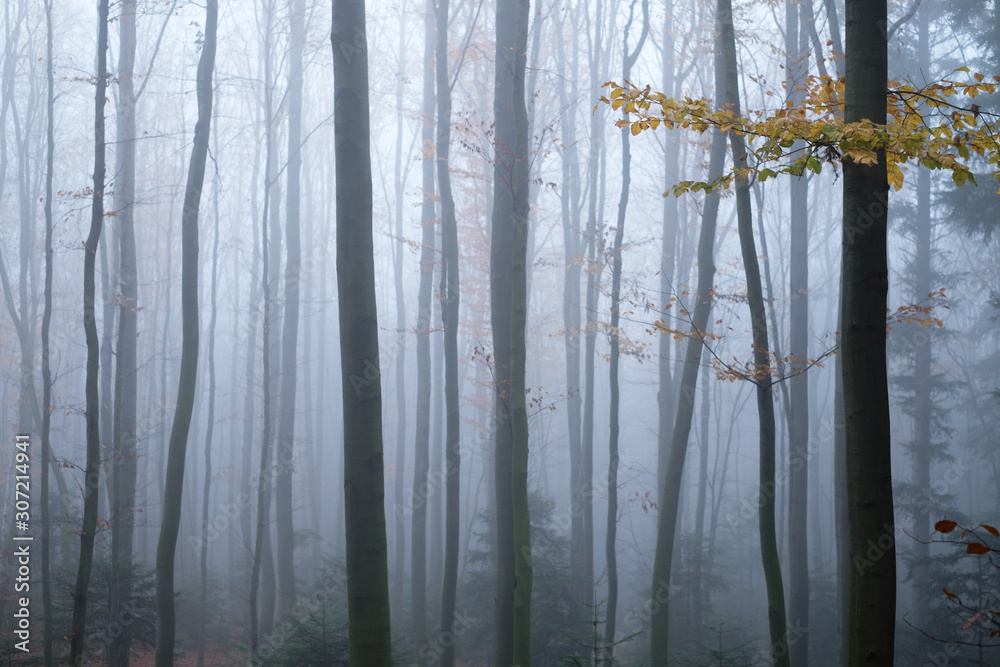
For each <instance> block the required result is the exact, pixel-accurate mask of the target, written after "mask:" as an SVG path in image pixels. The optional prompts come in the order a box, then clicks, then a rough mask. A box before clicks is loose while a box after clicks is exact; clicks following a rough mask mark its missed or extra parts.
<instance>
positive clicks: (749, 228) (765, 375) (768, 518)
mask: <svg viewBox="0 0 1000 667" xmlns="http://www.w3.org/2000/svg"><path fill="white" fill-rule="evenodd" d="M717 15H718V16H719V17H720V22H719V23H720V28H721V43H722V58H723V70H724V72H725V75H724V76H725V82H726V83H725V86H726V101H727V103H728V104H729V106H730V108H731V109H732V112H733V114H734V115H735V116H736V117H737V118H739V117H740V93H739V79H738V76H739V72H738V69H737V61H736V35H735V32H734V29H733V20H732V16H733V7H732V2H731V0H719V3H718V11H717ZM729 142H730V145H731V146H732V151H733V152H732V155H733V164H734V165H737V167H738V168H741V167H742V166H744V164H743V163H744V161H745V160H746V158H745V157H743V156H745V155H746V152H747V151H746V142H745V140H744V139H743V137H742V136H741V135H739V134H736V133H732V134H730V135H729ZM736 217H737V225H738V227H739V232H740V249H741V250H742V254H743V266H744V270H745V272H746V279H747V301H748V303H749V306H750V322H751V326H752V328H753V350H754V354H753V356H754V367H755V368H756V369H757V371H756V373H755V375H756V378H755V381H754V384H755V385H756V389H757V417H758V419H759V422H760V431H759V432H760V481H759V489H760V491H759V493H760V500H759V501H758V502H759V504H758V507H757V509H758V521H759V530H760V555H761V560H762V561H763V564H764V579H765V582H766V586H767V619H768V625H769V627H770V648H771V658H772V660H773V661H774V664H776V665H779V666H784V667H788V665H789V655H788V649H789V647H788V634H787V628H786V627H785V623H786V617H785V594H784V590H783V584H782V581H781V562H780V558H779V555H778V544H777V537H776V534H775V521H774V510H775V497H774V496H775V494H774V492H775V489H776V487H775V482H774V467H775V460H774V458H775V457H774V442H775V423H774V392H773V388H772V382H773V381H772V376H771V348H770V346H769V344H768V335H767V311H766V309H765V307H764V291H763V288H762V286H761V280H760V265H759V263H758V260H757V248H756V244H755V242H754V237H753V217H752V212H751V208H750V182H749V181H748V180H747V179H745V178H739V177H738V178H737V179H736ZM801 537H802V540H803V544H804V543H805V535H802V536H801Z"/></svg>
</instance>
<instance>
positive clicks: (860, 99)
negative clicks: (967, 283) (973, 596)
mask: <svg viewBox="0 0 1000 667" xmlns="http://www.w3.org/2000/svg"><path fill="white" fill-rule="evenodd" d="M846 14H847V33H846V35H847V36H846V53H847V63H846V72H847V75H846V79H847V81H846V88H845V95H844V97H845V109H844V121H845V122H847V123H854V122H859V121H861V120H864V119H869V120H871V121H872V122H874V123H885V118H886V111H885V104H886V102H885V100H886V80H887V75H888V72H887V46H886V40H885V34H884V30H885V26H886V21H887V9H886V0H847V6H846ZM888 191H889V184H888V181H887V178H886V167H885V153H884V150H879V151H877V163H876V164H874V165H870V166H866V165H863V164H857V163H855V162H852V161H851V160H844V227H843V239H844V241H843V242H844V246H843V253H844V254H843V288H842V292H841V308H842V311H841V312H842V316H843V328H842V329H841V345H842V350H843V351H842V355H843V357H844V360H843V364H844V366H843V377H844V413H845V415H846V424H847V504H848V520H849V524H850V535H851V593H850V599H851V603H850V617H849V621H848V623H849V625H848V639H847V662H848V664H849V665H871V666H873V667H874V666H881V665H885V666H888V665H892V664H893V641H894V630H895V622H896V545H895V537H894V535H895V518H894V515H893V506H892V465H891V455H890V443H891V435H890V430H889V392H888V380H887V377H886V354H885V308H886V293H887V291H888V284H889V270H888V264H887V258H886V249H887V248H886V245H887V243H886V231H887V220H888V209H889V202H888ZM871 544H875V545H876V546H877V547H878V549H879V554H878V555H879V557H878V558H875V559H869V557H868V555H867V554H868V553H869V550H870V548H871Z"/></svg>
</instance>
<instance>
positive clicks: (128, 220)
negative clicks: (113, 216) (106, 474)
mask: <svg viewBox="0 0 1000 667" xmlns="http://www.w3.org/2000/svg"><path fill="white" fill-rule="evenodd" d="M135 23H136V0H125V1H124V2H123V3H122V5H121V17H120V19H119V30H120V35H121V37H120V41H121V46H120V48H119V55H118V111H117V116H118V137H117V141H116V144H117V155H118V158H117V160H116V162H117V164H116V169H115V172H116V173H117V176H116V177H115V181H116V185H115V190H116V199H117V203H118V226H119V227H118V229H119V240H120V243H121V249H120V251H119V257H120V261H121V265H120V269H119V272H118V273H119V284H120V289H121V297H120V302H121V306H120V309H119V314H118V349H117V351H116V355H115V356H116V357H117V359H116V360H115V402H114V411H113V425H114V427H113V431H112V437H113V438H114V440H113V452H114V453H113V458H112V461H113V465H112V466H111V480H110V481H111V487H112V499H113V501H112V503H111V596H110V597H111V605H110V610H109V617H110V618H111V619H117V618H118V617H119V616H120V614H121V609H122V605H126V604H130V603H131V599H132V558H133V536H134V533H135V490H136V475H137V472H138V471H137V466H138V452H137V444H138V442H137V441H138V428H137V415H136V410H137V407H136V402H137V399H138V393H139V392H138V390H139V383H138V379H139V378H138V364H137V361H136V344H137V339H138V329H137V319H138V309H139V304H138V299H139V286H138V275H137V267H136V248H135V224H134V217H135V216H134V212H135V86H134V70H135V47H136V29H135ZM131 635H132V633H131V628H130V627H129V624H124V623H123V624H122V630H121V632H120V633H119V634H118V635H117V636H116V637H113V638H112V640H111V644H110V645H109V646H108V667H128V665H129V648H130V645H131Z"/></svg>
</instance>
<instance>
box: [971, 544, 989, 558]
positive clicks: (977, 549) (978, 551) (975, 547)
mask: <svg viewBox="0 0 1000 667" xmlns="http://www.w3.org/2000/svg"><path fill="white" fill-rule="evenodd" d="M989 552H990V548H989V547H988V546H986V545H985V544H980V543H979V542H970V543H969V546H967V547H966V548H965V553H969V554H974V555H976V556H982V555H983V554H988V553H989Z"/></svg>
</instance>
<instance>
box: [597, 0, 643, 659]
mask: <svg viewBox="0 0 1000 667" xmlns="http://www.w3.org/2000/svg"><path fill="white" fill-rule="evenodd" d="M634 13H635V0H632V4H631V6H630V8H629V16H628V22H627V23H626V24H625V32H624V35H623V36H622V61H623V64H622V80H623V81H628V80H629V79H630V78H631V76H632V66H633V65H634V64H635V61H636V59H637V58H638V57H639V53H640V52H641V51H642V45H643V44H644V43H645V42H646V34H647V33H648V32H649V0H643V2H642V32H641V33H640V34H639V41H638V43H637V44H636V46H635V50H634V51H632V53H629V50H628V33H629V29H630V28H631V27H632V20H633V18H634ZM621 135H622V190H621V196H620V198H619V199H618V224H617V225H615V244H614V248H613V249H612V251H611V256H612V266H611V355H610V361H611V363H610V371H609V373H610V378H611V388H610V389H611V401H610V405H609V409H610V415H609V424H610V431H611V432H610V434H609V437H608V514H607V524H606V526H607V530H606V533H605V545H604V554H605V559H606V562H607V569H608V600H607V610H606V615H605V619H604V661H605V664H607V665H611V664H612V662H613V660H614V642H615V621H616V616H617V615H618V555H617V552H616V551H615V539H616V537H617V532H618V435H619V430H620V425H619V423H618V410H619V402H620V391H619V386H618V364H619V354H620V353H619V335H618V326H619V323H620V321H621V314H620V313H619V311H618V309H619V305H620V302H621V285H622V240H623V238H624V235H625V213H626V210H627V209H628V194H629V187H630V186H631V185H632V153H631V151H630V143H629V139H630V137H631V136H632V133H631V132H630V131H629V128H628V127H623V128H622V130H621Z"/></svg>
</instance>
